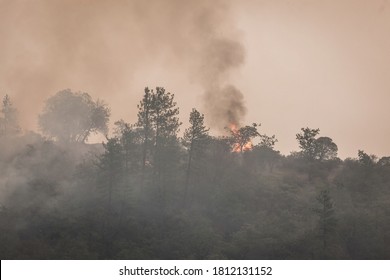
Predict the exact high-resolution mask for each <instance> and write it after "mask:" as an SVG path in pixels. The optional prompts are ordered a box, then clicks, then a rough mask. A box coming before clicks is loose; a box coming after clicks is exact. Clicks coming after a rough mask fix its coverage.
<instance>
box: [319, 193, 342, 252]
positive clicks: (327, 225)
mask: <svg viewBox="0 0 390 280" xmlns="http://www.w3.org/2000/svg"><path fill="white" fill-rule="evenodd" d="M316 199H317V202H318V203H319V204H320V207H319V208H316V209H314V212H315V213H316V214H317V215H318V218H319V229H320V235H321V239H322V249H323V255H324V257H326V256H327V250H328V240H329V236H330V234H331V233H332V232H333V231H334V230H335V227H336V223H337V220H336V218H335V213H334V212H335V211H334V205H333V202H332V199H331V197H330V194H329V191H328V190H323V191H321V192H320V194H319V195H318V196H317V198H316Z"/></svg>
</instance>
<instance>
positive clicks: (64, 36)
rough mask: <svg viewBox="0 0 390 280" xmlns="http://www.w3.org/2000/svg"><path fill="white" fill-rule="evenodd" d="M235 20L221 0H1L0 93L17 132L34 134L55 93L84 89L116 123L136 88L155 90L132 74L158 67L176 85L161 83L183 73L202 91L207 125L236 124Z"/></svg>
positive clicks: (128, 111)
mask: <svg viewBox="0 0 390 280" xmlns="http://www.w3.org/2000/svg"><path fill="white" fill-rule="evenodd" d="M233 18H234V10H233V6H232V2H231V1H223V0H216V1H208V0H193V1H181V0H168V1H159V0H151V1H141V0H133V1H125V0H122V1H108V0H94V1H77V0H69V1H60V0H54V1H52V0H36V1H21V0H15V1H0V37H1V38H2V42H1V49H2V52H1V53H0V61H1V64H0V77H1V78H0V90H1V92H2V93H8V94H9V95H10V96H11V98H12V100H13V101H14V104H15V106H16V107H17V108H18V109H19V112H20V113H21V116H20V119H21V125H22V127H23V128H25V129H26V128H28V129H35V128H36V124H37V122H36V118H35V117H34V116H37V115H38V114H39V112H40V111H41V110H42V108H43V104H44V102H45V100H47V98H48V97H49V96H51V95H53V94H55V93H56V92H58V91H60V90H62V89H65V88H71V89H72V90H75V91H79V90H80V91H85V92H88V93H89V94H91V96H94V97H97V98H101V99H104V100H106V101H107V102H108V103H109V104H110V105H111V107H112V112H113V118H118V117H119V116H121V117H122V116H123V115H125V116H127V117H128V116H130V115H134V116H135V115H136V114H135V110H136V107H135V106H134V104H135V103H137V102H138V100H139V96H140V94H142V88H143V87H144V86H154V85H150V84H147V81H148V77H145V78H144V77H141V78H140V77H139V75H141V74H139V73H146V74H145V75H146V76H147V75H148V74H149V73H151V72H153V71H156V70H155V69H159V70H158V72H157V73H158V75H159V76H161V77H162V81H165V80H169V82H170V83H172V84H173V83H174V81H173V82H172V81H171V80H170V79H166V77H168V76H169V75H170V73H171V72H175V71H176V72H185V73H186V76H187V77H188V80H189V82H193V83H195V84H198V85H200V86H201V87H202V88H203V90H204V92H205V93H204V95H203V96H204V105H205V106H204V107H205V110H206V113H207V114H208V119H210V123H211V124H212V125H215V126H218V127H221V126H223V125H226V123H227V122H228V121H231V120H233V121H234V122H237V123H238V122H239V121H240V118H242V116H243V115H244V113H245V107H244V104H243V98H242V94H241V93H240V92H239V91H238V90H237V89H234V87H233V86H232V85H229V83H228V80H229V78H230V76H231V74H232V73H233V71H234V69H237V68H238V67H239V66H240V65H242V64H243V62H244V56H245V55H244V53H245V51H244V48H243V46H242V44H241V43H240V42H239V38H240V34H239V32H238V30H236V28H235V23H234V20H233ZM177 82H180V81H179V80H178V79H177ZM140 83H142V85H141V84H140ZM156 86H158V85H156ZM159 86H165V87H167V88H172V87H173V85H171V84H165V85H159ZM180 94H189V93H184V92H183V93H180V92H177V93H176V95H180Z"/></svg>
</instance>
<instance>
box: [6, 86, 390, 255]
mask: <svg viewBox="0 0 390 280" xmlns="http://www.w3.org/2000/svg"><path fill="white" fill-rule="evenodd" d="M68 94H70V95H71V97H74V98H75V100H80V99H79V98H80V95H81V94H73V93H68ZM83 98H87V97H85V96H84V97H83ZM87 99H88V98H87ZM76 103H77V102H76ZM61 104H62V103H61ZM81 105H82V104H81ZM81 105H80V104H78V103H77V105H76V107H77V106H81ZM176 106H177V105H176V103H175V101H174V98H173V95H171V94H169V93H168V92H166V91H165V90H163V89H162V88H157V89H156V91H153V90H149V89H148V88H146V89H145V95H144V96H143V99H142V101H141V103H140V105H139V107H138V109H139V111H138V117H139V118H138V121H137V123H135V124H130V123H127V122H125V121H123V120H120V121H118V122H116V123H115V127H116V129H115V131H114V135H113V136H111V137H108V136H107V138H106V140H105V141H104V143H103V144H80V143H77V142H76V141H73V142H69V143H67V145H62V143H60V142H59V141H48V140H47V139H45V138H43V137H42V136H40V135H39V134H36V133H30V134H19V135H17V136H15V137H1V138H0V170H1V172H0V192H1V194H2V195H1V197H0V231H1V235H0V256H1V258H2V259H390V249H389V247H388V246H387V245H388V242H389V240H390V223H389V219H388V217H389V216H390V210H389V207H388V203H389V201H390V188H389V182H390V172H389V164H388V162H389V160H388V157H382V158H381V159H380V160H379V161H377V160H376V157H374V156H372V155H368V154H367V153H365V152H363V151H359V152H358V158H356V159H346V160H340V159H337V158H335V156H336V154H335V153H336V152H337V149H336V147H337V146H336V144H334V143H333V141H332V140H331V139H330V138H328V137H317V136H318V132H319V130H310V129H306V130H305V129H303V130H302V132H301V134H299V135H300V136H299V137H298V139H299V140H300V141H301V142H300V144H302V145H301V148H302V150H301V152H298V153H295V154H292V155H290V156H283V155H281V154H280V152H278V151H277V150H275V147H274V145H275V143H276V137H274V136H272V137H269V136H266V135H259V133H258V132H257V126H254V125H253V126H244V127H242V130H241V132H240V133H241V135H237V138H236V139H235V140H234V141H237V142H239V141H241V140H242V141H241V142H242V143H247V142H245V141H248V139H249V141H250V140H252V139H253V137H260V143H259V144H257V145H255V146H253V147H251V148H250V149H248V150H246V151H245V152H243V153H239V154H237V153H235V152H234V151H232V141H231V140H232V139H231V138H229V137H217V136H213V135H210V134H209V131H208V129H207V128H206V126H205V124H204V116H203V115H202V114H200V113H199V112H198V111H197V110H196V109H193V110H192V112H191V114H190V126H189V127H188V128H187V129H186V130H185V132H184V136H183V138H182V139H179V138H178V135H177V133H178V129H179V125H180V121H179V119H178V115H177V113H178V111H179V110H178V108H177V107H176ZM81 107H82V106H81ZM103 115H104V114H103ZM62 124H63V123H62V122H61V121H59V125H62ZM239 131H240V130H239V129H238V128H237V132H235V133H239ZM80 135H82V134H80ZM245 137H246V138H245ZM66 139H69V141H70V138H69V137H68V138H66ZM64 141H65V140H64ZM234 141H233V142H234ZM237 142H236V143H237ZM333 144H334V145H333ZM144 148H146V151H147V153H146V155H147V156H146V157H144V155H145V154H144V151H145V150H144ZM303 155H305V156H303ZM308 155H311V156H312V158H311V159H310V160H308V159H309V157H308ZM145 159H146V160H145ZM335 205H336V206H337V208H336V207H335Z"/></svg>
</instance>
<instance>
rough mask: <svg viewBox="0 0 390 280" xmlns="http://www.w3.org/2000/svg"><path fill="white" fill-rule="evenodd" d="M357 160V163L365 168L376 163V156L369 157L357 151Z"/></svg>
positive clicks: (361, 151)
mask: <svg viewBox="0 0 390 280" xmlns="http://www.w3.org/2000/svg"><path fill="white" fill-rule="evenodd" d="M358 158H359V163H360V164H361V165H363V166H366V167H372V166H374V164H375V161H376V156H374V155H371V156H370V155H368V154H367V153H365V152H364V151H363V150H359V151H358Z"/></svg>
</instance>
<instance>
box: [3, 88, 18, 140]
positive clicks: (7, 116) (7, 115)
mask: <svg viewBox="0 0 390 280" xmlns="http://www.w3.org/2000/svg"><path fill="white" fill-rule="evenodd" d="M1 113H2V114H3V116H2V117H0V136H9V135H15V134H17V133H18V132H19V131H20V128H19V125H18V116H17V114H18V113H17V110H16V108H14V106H13V104H12V102H11V98H10V97H9V95H8V94H6V95H5V96H4V98H3V105H2V107H1Z"/></svg>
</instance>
